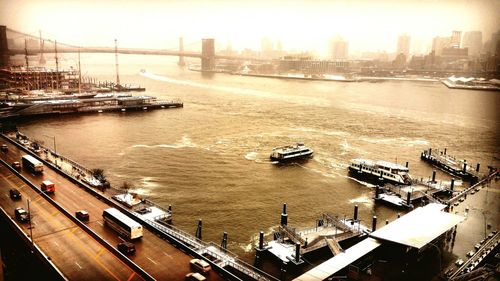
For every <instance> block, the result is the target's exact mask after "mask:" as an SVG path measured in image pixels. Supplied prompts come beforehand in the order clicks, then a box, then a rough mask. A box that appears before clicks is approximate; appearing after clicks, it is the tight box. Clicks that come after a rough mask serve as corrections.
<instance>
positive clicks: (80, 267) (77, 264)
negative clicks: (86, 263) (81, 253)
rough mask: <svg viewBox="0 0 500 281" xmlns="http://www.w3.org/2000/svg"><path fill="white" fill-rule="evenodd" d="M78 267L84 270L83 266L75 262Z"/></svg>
mask: <svg viewBox="0 0 500 281" xmlns="http://www.w3.org/2000/svg"><path fill="white" fill-rule="evenodd" d="M75 263H76V265H77V266H78V267H79V268H80V269H83V267H82V266H81V265H79V264H78V263H77V262H76V261H75Z"/></svg>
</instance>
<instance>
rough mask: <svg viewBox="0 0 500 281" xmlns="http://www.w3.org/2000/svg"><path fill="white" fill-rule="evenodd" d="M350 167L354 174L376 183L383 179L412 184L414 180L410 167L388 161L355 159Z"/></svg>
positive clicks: (401, 183) (350, 172)
mask: <svg viewBox="0 0 500 281" xmlns="http://www.w3.org/2000/svg"><path fill="white" fill-rule="evenodd" d="M348 169H349V174H351V175H352V176H354V177H357V178H362V179H367V180H370V181H372V182H374V183H376V184H379V183H380V181H382V182H384V183H386V182H387V183H392V184H397V185H410V184H411V181H412V180H411V176H410V174H409V169H408V167H405V166H402V165H399V164H396V163H391V162H387V161H377V162H374V161H372V160H368V159H353V160H352V161H351V164H350V165H349V168H348Z"/></svg>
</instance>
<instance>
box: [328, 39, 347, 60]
mask: <svg viewBox="0 0 500 281" xmlns="http://www.w3.org/2000/svg"><path fill="white" fill-rule="evenodd" d="M330 45H331V50H332V58H333V59H339V60H346V59H347V57H348V56H349V43H348V42H347V41H345V40H343V39H342V38H340V37H336V38H333V39H332V40H331V43H330Z"/></svg>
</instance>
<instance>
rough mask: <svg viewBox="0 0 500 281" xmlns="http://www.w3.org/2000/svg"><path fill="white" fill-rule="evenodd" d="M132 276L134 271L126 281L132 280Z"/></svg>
mask: <svg viewBox="0 0 500 281" xmlns="http://www.w3.org/2000/svg"><path fill="white" fill-rule="evenodd" d="M134 275H135V271H134V272H132V274H130V277H129V278H128V279H127V281H130V280H132V278H133V277H134Z"/></svg>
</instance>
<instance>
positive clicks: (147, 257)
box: [146, 257, 158, 265]
mask: <svg viewBox="0 0 500 281" xmlns="http://www.w3.org/2000/svg"><path fill="white" fill-rule="evenodd" d="M146 258H147V259H148V260H150V261H151V262H152V263H154V264H156V265H158V263H157V262H155V261H154V260H152V259H150V258H149V257H146Z"/></svg>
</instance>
